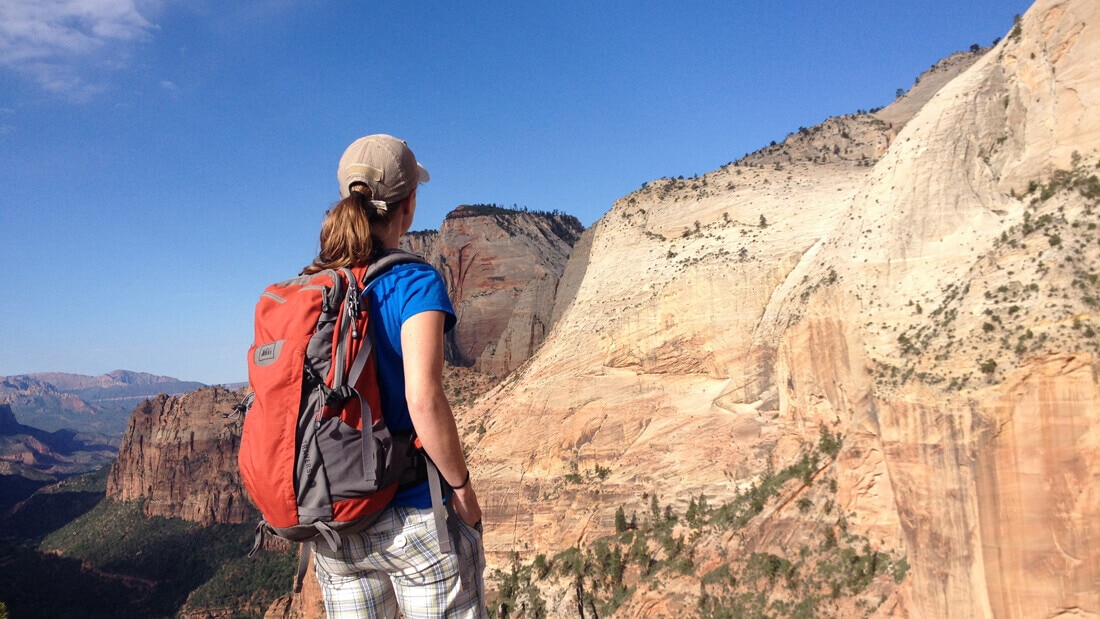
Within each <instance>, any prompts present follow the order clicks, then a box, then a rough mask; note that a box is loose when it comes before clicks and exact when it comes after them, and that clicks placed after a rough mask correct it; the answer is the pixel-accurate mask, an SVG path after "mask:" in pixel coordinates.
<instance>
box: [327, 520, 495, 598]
mask: <svg viewBox="0 0 1100 619" xmlns="http://www.w3.org/2000/svg"><path fill="white" fill-rule="evenodd" d="M451 517H452V518H455V519H456V520H458V522H459V524H458V527H457V529H453V530H455V531H457V533H458V534H457V535H455V536H454V537H455V539H454V540H452V541H453V542H454V545H455V548H456V553H455V554H445V555H444V554H440V552H439V541H438V539H437V537H436V532H435V522H434V520H433V517H432V510H431V508H427V509H417V508H415V507H394V506H391V507H388V508H386V510H385V511H384V512H383V513H382V517H381V518H380V519H379V521H378V522H376V523H375V524H374V525H373V526H372V527H370V528H369V529H367V530H366V531H363V532H362V533H357V534H353V535H349V536H346V537H344V538H343V543H342V544H341V547H340V550H338V551H336V552H333V550H332V549H331V548H329V547H328V545H327V544H325V543H323V542H322V543H319V544H317V545H316V547H315V548H314V567H315V568H316V569H317V580H318V581H320V583H321V592H322V594H323V595H324V599H325V613H326V614H327V615H328V617H329V619H333V618H340V619H345V618H347V619H351V618H355V619H366V618H368V617H397V612H398V607H400V609H401V613H402V615H403V616H404V617H405V619H429V618H435V617H476V618H482V617H487V616H488V614H487V612H486V608H485V583H484V580H483V572H484V571H485V549H484V547H483V546H482V543H481V532H480V531H479V530H477V529H475V528H473V527H469V526H467V525H466V524H465V523H463V522H462V521H461V519H460V518H458V517H457V516H454V515H453V514H452V516H451Z"/></svg>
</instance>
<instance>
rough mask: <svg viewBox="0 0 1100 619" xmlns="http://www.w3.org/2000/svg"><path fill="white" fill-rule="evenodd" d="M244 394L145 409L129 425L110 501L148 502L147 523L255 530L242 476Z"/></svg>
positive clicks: (197, 397) (160, 402)
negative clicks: (171, 520) (174, 520)
mask: <svg viewBox="0 0 1100 619" xmlns="http://www.w3.org/2000/svg"><path fill="white" fill-rule="evenodd" d="M240 401H241V394H240V393H238V392H233V391H229V390H227V389H224V388H221V387H212V388H204V389H200V390H198V391H194V392H191V393H188V394H185V395H182V396H166V395H161V396H158V397H156V398H154V399H152V400H147V401H146V402H143V403H142V404H141V405H140V406H138V408H137V409H136V410H135V411H134V413H133V415H132V416H131V417H130V425H129V426H128V427H127V429H126V434H125V436H124V438H123V441H122V445H121V447H120V448H119V453H118V460H117V462H116V463H115V465H114V466H113V467H112V469H111V475H110V478H109V479H108V482H107V496H108V498H112V499H116V500H119V501H128V500H133V499H139V498H141V499H144V509H145V513H146V515H148V516H166V517H178V518H183V519H186V520H191V521H194V522H201V523H204V524H210V523H215V522H220V523H243V522H252V521H254V520H255V519H256V518H257V517H258V516H257V512H256V511H255V510H254V508H252V506H251V505H249V504H248V502H247V500H246V499H245V498H244V493H243V488H242V486H241V480H240V473H239V470H238V468H237V449H238V447H239V445H240V422H239V421H238V420H236V419H235V418H234V417H233V416H232V412H233V407H234V406H236V405H237V404H238V403H239V402H240Z"/></svg>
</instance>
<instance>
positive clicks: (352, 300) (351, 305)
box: [346, 279, 361, 340]
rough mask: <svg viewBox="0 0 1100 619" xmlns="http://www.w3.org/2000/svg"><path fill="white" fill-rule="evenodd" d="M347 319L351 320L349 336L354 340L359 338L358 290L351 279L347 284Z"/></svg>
mask: <svg viewBox="0 0 1100 619" xmlns="http://www.w3.org/2000/svg"><path fill="white" fill-rule="evenodd" d="M346 306H347V315H348V320H350V321H351V338H352V339H354V340H357V339H359V325H358V324H357V323H358V322H359V313H360V311H361V307H360V305H359V290H358V287H357V286H356V285H355V283H354V279H353V280H352V283H351V285H349V286H348V298H347V302H346Z"/></svg>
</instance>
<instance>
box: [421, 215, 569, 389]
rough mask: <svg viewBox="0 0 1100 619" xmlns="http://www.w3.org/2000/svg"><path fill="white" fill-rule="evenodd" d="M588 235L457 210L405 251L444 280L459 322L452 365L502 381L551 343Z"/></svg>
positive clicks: (565, 219) (548, 220)
mask: <svg viewBox="0 0 1100 619" xmlns="http://www.w3.org/2000/svg"><path fill="white" fill-rule="evenodd" d="M582 231H583V227H582V226H581V224H580V222H578V221H577V219H576V218H574V217H571V216H568V215H562V214H557V213H529V212H525V211H516V210H510V209H504V208H500V207H496V206H485V205H475V206H460V207H458V208H457V209H455V210H454V211H452V212H451V213H449V214H448V215H447V218H446V219H445V220H444V222H443V225H442V226H441V227H440V229H439V232H438V233H432V232H418V233H413V234H410V235H408V236H407V237H405V239H404V240H403V241H402V242H403V244H404V247H405V249H408V250H409V251H412V252H413V253H417V254H420V255H421V256H424V257H425V258H426V259H427V260H428V261H429V262H431V263H432V264H433V265H434V266H435V267H436V268H437V269H439V271H440V272H441V273H442V274H443V277H444V279H445V280H446V282H447V286H448V289H449V292H450V295H451V300H452V302H453V303H454V306H455V311H456V312H457V314H458V318H459V321H458V326H457V327H456V328H455V330H454V331H453V332H452V333H451V339H450V341H449V342H448V344H449V346H448V360H449V361H450V362H452V363H455V364H456V365H466V366H473V367H474V368H475V369H477V370H478V371H481V372H485V373H490V374H494V375H496V376H503V375H504V374H506V373H508V372H509V371H511V370H513V369H515V368H516V367H519V365H520V364H521V363H523V361H525V360H526V359H527V358H528V357H529V356H530V355H531V353H532V352H533V351H534V350H535V349H536V348H538V346H539V345H540V344H541V343H542V340H543V338H544V337H545V336H546V333H547V331H548V330H549V325H550V323H551V315H552V312H553V308H554V296H555V291H556V290H557V282H558V279H559V278H560V277H561V275H562V272H563V271H564V270H565V265H566V261H567V260H568V258H569V254H570V251H571V250H572V247H573V245H574V244H575V243H576V242H577V239H578V238H579V237H580V234H581V232H582Z"/></svg>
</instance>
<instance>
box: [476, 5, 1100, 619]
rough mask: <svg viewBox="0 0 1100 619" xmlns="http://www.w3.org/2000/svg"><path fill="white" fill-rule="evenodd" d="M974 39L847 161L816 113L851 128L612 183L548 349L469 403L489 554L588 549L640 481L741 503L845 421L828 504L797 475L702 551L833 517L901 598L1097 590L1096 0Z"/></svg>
mask: <svg viewBox="0 0 1100 619" xmlns="http://www.w3.org/2000/svg"><path fill="white" fill-rule="evenodd" d="M966 60H967V62H969V63H970V64H969V66H968V67H967V68H966V69H965V71H961V72H960V73H959V74H958V76H957V77H955V78H954V79H952V80H950V81H947V80H943V81H944V84H941V85H942V88H939V89H938V90H935V89H933V88H929V91H926V92H925V93H924V95H922V96H924V97H926V99H925V100H926V102H925V103H923V105H920V106H916V105H914V101H915V100H916V98H915V96H914V98H910V99H905V98H904V97H903V98H902V99H901V100H899V101H898V102H897V103H896V104H895V105H898V106H903V105H905V106H909V108H910V109H902V108H900V107H899V108H893V109H892V108H891V107H888V108H886V109H884V110H881V111H879V112H876V115H875V117H876V118H878V119H879V121H880V122H881V123H883V124H884V125H885V129H883V126H882V125H878V124H876V123H875V122H874V120H866V121H864V120H857V121H855V122H860V123H864V124H865V125H866V131H865V132H864V133H863V134H860V135H865V136H867V137H866V139H864V138H861V139H860V140H859V144H858V145H856V144H852V145H849V146H848V147H849V148H850V149H852V152H854V153H857V156H855V157H850V158H847V159H845V158H843V157H835V158H834V157H831V156H829V157H824V158H823V157H822V155H825V154H830V153H831V154H833V155H837V154H842V153H844V148H845V147H844V146H843V145H841V147H840V149H839V150H840V152H839V153H837V152H836V150H837V149H836V148H835V147H836V145H833V146H832V147H829V149H828V152H826V150H825V149H826V147H827V146H828V145H827V144H826V143H822V144H816V143H815V142H813V141H812V139H813V138H814V137H815V136H826V137H827V136H830V135H833V136H842V134H843V133H844V132H847V133H848V135H849V136H855V135H856V134H855V133H854V132H853V131H851V130H850V129H849V127H850V125H851V123H850V122H848V121H845V122H844V123H837V122H827V123H825V125H823V127H822V128H820V129H817V130H816V131H815V130H814V129H808V130H807V131H806V132H805V133H802V132H799V134H798V135H800V136H801V137H792V139H791V142H792V143H791V144H788V146H789V147H790V148H788V149H787V150H785V151H784V150H782V149H781V148H778V149H777V150H776V151H775V152H770V153H764V154H761V155H758V156H756V157H751V156H750V157H748V158H746V160H744V161H742V162H738V163H737V164H733V165H728V166H725V167H723V168H722V169H720V170H717V171H715V172H712V173H710V174H706V175H704V176H702V177H700V178H697V179H687V180H684V179H663V180H659V181H655V182H653V183H651V184H649V185H648V186H647V187H645V188H644V189H643V190H641V191H639V192H636V193H635V194H632V195H630V196H627V197H626V198H624V199H622V200H620V201H618V202H616V204H615V206H614V207H613V209H612V210H611V212H609V213H608V215H607V216H605V217H604V218H603V219H601V220H600V222H598V223H597V224H596V225H595V226H594V227H593V228H594V231H593V232H592V239H591V249H590V251H589V252H587V253H586V256H585V260H586V266H585V268H583V269H581V270H583V272H584V278H583V280H582V281H581V282H580V283H579V285H577V287H576V291H575V293H571V294H570V296H571V298H572V302H571V304H570V305H569V306H568V307H567V308H566V309H564V310H563V311H562V312H561V317H560V320H558V321H557V322H556V323H555V326H554V329H553V331H552V332H551V333H550V335H549V337H548V338H547V339H546V341H545V342H544V343H543V346H542V347H541V348H540V349H539V351H538V352H537V354H536V355H535V356H534V357H533V358H532V359H531V360H530V361H529V362H528V364H527V365H525V366H523V367H522V368H521V369H520V370H519V371H518V372H517V373H516V374H515V376H514V377H513V379H511V380H509V381H506V382H505V383H503V384H502V385H500V386H499V387H498V388H497V390H495V391H494V392H492V393H491V394H489V395H488V396H487V397H486V398H485V399H483V400H482V401H481V402H480V403H479V404H478V405H477V406H475V408H474V410H473V411H472V414H473V415H474V416H476V417H478V418H479V419H483V420H484V424H485V427H486V428H487V431H486V433H485V434H484V436H482V437H481V438H480V441H479V442H478V444H477V445H476V447H475V448H474V450H473V453H474V455H473V468H474V469H475V471H477V473H478V475H479V476H480V478H481V479H482V480H483V481H481V482H480V484H479V492H481V493H482V495H483V501H482V503H483V507H484V508H485V512H486V522H487V523H488V527H487V531H488V533H487V544H488V548H489V551H490V554H491V555H492V556H494V557H495V560H496V561H498V562H499V561H504V560H508V561H510V560H512V557H513V556H514V553H519V554H520V556H526V557H528V558H529V557H531V556H533V555H534V553H537V552H542V553H546V554H547V555H550V554H551V553H553V552H556V551H560V550H564V549H566V548H568V547H569V546H573V545H582V546H583V545H584V544H585V543H586V542H590V541H591V540H593V539H595V538H596V537H599V536H601V535H604V534H607V533H609V532H612V531H613V530H614V517H613V514H614V512H615V510H616V508H618V507H620V506H624V507H625V508H626V511H627V512H628V513H629V512H632V511H633V512H640V513H644V512H645V509H646V506H645V504H644V499H643V498H642V497H644V496H646V495H649V496H652V495H654V494H656V495H658V496H660V497H661V499H662V503H665V504H671V505H673V506H675V508H676V509H677V511H679V512H681V513H682V512H683V510H684V508H685V506H686V504H687V503H688V501H689V498H691V497H697V496H699V495H700V494H701V493H702V494H705V495H706V496H707V497H708V499H709V500H710V502H711V503H712V504H716V503H720V502H723V501H732V500H733V499H734V498H735V497H736V496H737V495H738V492H743V491H745V490H746V489H747V488H750V487H753V485H754V484H756V483H759V482H760V481H761V480H762V479H764V478H765V477H767V475H768V474H769V473H768V471H771V470H777V469H781V468H783V467H784V466H786V465H788V464H790V463H792V462H795V461H797V459H798V457H799V455H800V454H802V453H805V450H806V449H807V446H809V445H813V444H814V443H815V442H816V441H817V439H818V437H819V436H820V435H821V434H822V432H823V431H835V432H839V433H840V434H842V435H843V436H844V441H843V445H842V448H841V450H840V451H839V453H838V454H837V456H836V458H835V461H833V462H832V463H830V464H829V466H828V471H827V474H828V475H829V476H831V478H832V479H833V480H834V481H835V490H834V491H832V493H831V494H830V495H829V497H828V499H827V500H828V501H829V504H830V505H835V507H836V509H835V511H818V510H816V509H814V508H812V506H813V505H817V504H819V503H822V502H823V501H819V500H818V499H819V498H820V497H819V494H818V493H820V492H822V491H821V490H820V489H819V488H818V487H817V486H807V487H805V488H802V487H800V486H798V485H791V486H790V487H788V488H787V489H786V490H785V491H784V492H785V493H786V494H784V495H783V499H782V501H781V502H780V503H779V504H778V505H775V506H771V507H768V509H765V510H764V512H763V513H762V514H761V515H760V516H759V517H758V519H757V521H756V524H750V525H749V526H748V527H747V528H746V529H745V530H744V532H742V533H740V534H739V535H732V534H731V535H729V536H727V537H726V538H719V537H716V538H714V539H710V540H707V543H709V544H712V546H711V547H709V548H701V549H700V551H699V552H700V555H699V556H698V557H697V559H699V562H700V564H704V565H708V566H716V565H719V564H720V562H721V561H736V560H737V559H736V557H747V556H749V555H750V554H751V553H754V552H773V553H783V552H788V551H789V550H790V549H796V548H798V547H799V545H809V544H811V541H812V536H813V535H814V534H815V533H816V532H819V531H821V529H822V526H823V524H824V525H827V526H828V527H832V528H836V527H839V526H841V524H843V528H844V529H845V530H850V531H851V532H852V533H853V535H856V536H858V537H859V538H860V539H865V540H866V543H867V545H868V548H870V549H871V550H873V551H882V552H884V553H889V554H890V555H891V556H904V557H906V558H907V561H908V565H909V566H911V569H910V570H909V571H908V572H907V573H906V574H905V575H904V578H903V579H902V580H901V582H900V584H896V585H891V584H889V583H886V584H884V585H883V586H884V587H886V588H884V589H881V590H880V591H879V593H881V596H882V599H883V600H885V602H881V601H880V602H879V603H881V604H882V606H881V607H880V608H881V611H880V612H882V613H887V614H893V615H895V616H1021V617H1031V616H1059V615H1070V614H1073V613H1078V614H1080V615H1088V614H1089V613H1093V614H1095V613H1098V612H1100V591H1098V590H1097V588H1096V586H1095V583H1096V570H1097V567H1096V566H1097V565H1100V547H1098V546H1097V545H1096V543H1095V540H1096V539H1098V538H1097V536H1096V533H1097V531H1096V527H1097V525H1096V523H1097V522H1100V518H1098V516H1100V513H1098V512H1100V501H1098V500H1097V492H1098V488H1100V486H1098V482H1100V479H1098V476H1100V456H1098V453H1100V452H1098V444H1100V443H1098V436H1100V435H1098V430H1097V429H1098V428H1100V409H1097V407H1096V400H1097V397H1098V395H1100V387H1098V384H1097V379H1096V378H1095V376H1096V368H1097V367H1100V366H1097V365H1096V361H1095V355H1097V354H1100V345H1098V344H1097V343H1096V337H1097V336H1096V332H1097V330H1098V329H1100V324H1098V323H1096V321H1095V319H1094V312H1095V308H1096V307H1098V306H1100V301H1097V299H1098V298H1100V288H1098V285H1097V279H1096V273H1097V272H1098V271H1100V250H1098V249H1095V247H1096V243H1095V238H1094V235H1095V232H1094V231H1095V230H1096V229H1097V228H1100V218H1098V217H1100V215H1098V213H1100V204H1098V200H1100V181H1096V180H1095V179H1096V174H1097V165H1100V78H1098V77H1097V76H1100V70H1098V69H1100V5H1098V4H1097V3H1095V2H1090V1H1087V0H1043V1H1040V2H1038V3H1037V4H1036V5H1035V6H1034V7H1033V8H1032V9H1031V10H1030V11H1028V13H1027V14H1026V15H1025V16H1024V17H1023V19H1022V20H1021V22H1020V23H1019V25H1018V28H1014V29H1013V31H1012V32H1010V33H1009V35H1008V36H1006V37H1005V38H1004V40H1002V41H1001V42H1000V43H999V44H998V45H997V46H996V47H994V48H993V49H992V50H990V51H988V52H987V53H985V54H984V55H981V54H976V55H973V56H972V57H969V58H967V59H966ZM921 82H922V83H925V84H934V83H935V80H932V79H922V80H921ZM931 90H935V92H930V91H931ZM917 108H919V109H917ZM886 118H889V119H891V120H889V121H887V120H883V119H886ZM891 122H892V123H893V126H892V127H891V126H890V123H891ZM876 127H877V128H878V130H879V133H877V134H876V133H874V131H872V130H873V129H876ZM851 139H853V141H856V140H855V138H851ZM876 144H880V145H881V146H882V149H881V150H867V151H866V152H864V151H860V150H859V149H862V148H867V149H871V148H878V147H877V146H874V145H876ZM857 146H858V148H856V147H857ZM796 147H797V148H796ZM864 154H867V158H866V159H864V158H863V155H864ZM764 156H767V157H773V158H775V157H781V159H775V160H774V161H773V159H767V160H766V161H765V160H764V159H763V157H764ZM876 160H877V161H876ZM867 161H875V163H874V166H873V167H871V166H869V165H867V164H866V163H864V162H867ZM777 164H778V165H777ZM1059 170H1062V171H1063V172H1058V171H1059ZM593 471H599V474H598V475H593V474H591V473H592V472H593ZM578 479H580V480H583V482H582V483H579V484H578V483H577V480H578ZM799 498H805V499H807V501H809V503H807V505H808V510H807V512H806V513H805V514H801V513H800V510H798V509H794V508H793V506H794V505H795V504H796V503H797V501H796V499H799ZM839 518H843V523H841V522H840V520H839ZM821 519H826V521H825V522H824V523H823V522H822V520H821ZM722 557H725V559H723V558H722ZM731 558H732V559H731ZM698 590H699V581H698V579H696V580H694V581H691V579H690V578H687V579H685V582H683V583H682V584H681V585H680V586H679V588H676V587H672V588H670V589H669V590H668V591H662V592H658V593H653V592H646V591H644V590H643V591H639V592H637V593H636V594H635V599H634V600H633V601H630V602H627V603H626V604H625V605H624V606H623V610H622V611H621V612H622V613H623V614H624V615H625V616H644V615H645V614H646V612H647V609H648V610H650V611H660V612H670V613H672V612H688V611H690V609H691V608H693V604H694V602H693V601H692V600H693V596H697V595H698ZM654 596H657V598H658V600H656V601H655V600H654ZM578 603H579V601H578V600H576V599H573V600H570V599H569V598H568V596H566V597H564V598H562V599H561V600H560V604H559V606H557V607H555V608H554V609H552V614H557V615H559V616H573V615H575V613H576V607H577V604H578ZM847 608H848V609H849V610H852V611H853V612H854V611H855V609H856V608H857V606H848V607H847ZM859 608H867V607H866V606H863V607H859ZM662 609H663V610H662ZM836 612H837V613H839V614H844V611H843V610H837V611H836Z"/></svg>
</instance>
